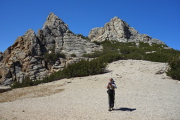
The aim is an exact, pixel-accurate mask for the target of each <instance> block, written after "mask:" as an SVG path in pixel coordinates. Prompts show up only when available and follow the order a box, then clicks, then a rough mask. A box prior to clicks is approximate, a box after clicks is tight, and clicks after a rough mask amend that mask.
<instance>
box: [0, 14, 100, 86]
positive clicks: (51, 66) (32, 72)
mask: <svg viewBox="0 0 180 120" xmlns="http://www.w3.org/2000/svg"><path fill="white" fill-rule="evenodd" d="M69 31H70V30H69V28H68V25H67V24H65V23H64V22H63V21H62V20H61V19H60V18H58V17H57V16H56V15H55V14H54V13H50V14H49V16H48V17H47V20H46V22H45V23H44V25H43V28H42V29H39V30H38V34H35V32H34V31H33V30H32V29H29V30H28V31H27V32H26V33H25V34H24V35H23V36H21V37H18V38H17V40H16V41H15V42H14V44H13V45H12V46H10V47H9V48H8V49H7V50H5V52H4V53H0V75H1V78H0V82H1V83H2V84H3V85H10V84H11V83H12V82H13V81H14V80H18V81H20V82H21V81H22V79H23V78H24V77H26V76H28V77H30V79H32V80H41V79H42V78H43V77H45V76H47V75H48V74H50V73H52V72H54V71H57V70H60V69H63V68H64V67H65V66H66V65H67V64H71V63H73V62H76V61H78V60H80V59H84V58H82V57H81V56H82V55H83V54H85V53H92V52H93V51H96V50H101V49H102V47H100V46H98V45H96V44H94V43H92V42H90V41H87V40H85V39H83V38H81V37H80V36H78V35H76V34H74V33H72V32H69ZM52 51H55V53H62V54H65V56H66V58H62V57H59V58H58V60H56V61H55V62H54V63H47V62H46V61H45V60H44V58H43V57H44V55H45V54H47V53H51V52H52ZM72 54H75V55H76V57H71V55H72Z"/></svg>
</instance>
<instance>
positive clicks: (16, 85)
mask: <svg viewBox="0 0 180 120" xmlns="http://www.w3.org/2000/svg"><path fill="white" fill-rule="evenodd" d="M28 86H33V81H32V80H31V79H30V78H29V77H25V78H23V80H22V82H20V81H15V82H14V83H13V85H12V86H11V88H21V87H28Z"/></svg>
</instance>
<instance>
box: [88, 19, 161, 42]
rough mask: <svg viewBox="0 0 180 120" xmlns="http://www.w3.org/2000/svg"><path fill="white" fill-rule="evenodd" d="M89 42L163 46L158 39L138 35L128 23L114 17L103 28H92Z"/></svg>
mask: <svg viewBox="0 0 180 120" xmlns="http://www.w3.org/2000/svg"><path fill="white" fill-rule="evenodd" d="M88 37H89V39H91V41H105V40H110V41H112V40H116V41H119V42H136V43H138V42H147V43H150V44H151V43H157V44H164V42H162V41H160V40H158V39H152V38H151V37H150V36H148V35H146V34H139V32H138V31H137V30H135V29H134V28H133V27H130V26H129V25H128V23H126V22H125V21H123V20H121V19H120V18H118V17H114V18H112V19H111V20H110V22H108V23H106V24H105V25H104V27H99V28H93V29H92V30H91V31H90V33H89V35H88Z"/></svg>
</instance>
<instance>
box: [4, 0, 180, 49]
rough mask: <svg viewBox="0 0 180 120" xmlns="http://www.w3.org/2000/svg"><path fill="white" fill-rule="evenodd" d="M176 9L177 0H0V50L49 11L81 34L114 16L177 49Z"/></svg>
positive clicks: (179, 23)
mask: <svg viewBox="0 0 180 120" xmlns="http://www.w3.org/2000/svg"><path fill="white" fill-rule="evenodd" d="M179 11H180V0H0V26H1V29H0V51H2V52H3V51H4V50H6V49H7V48H8V47H9V46H11V45H12V44H13V43H14V41H15V40H16V38H17V37H18V36H22V35H24V34H25V32H26V31H27V30H28V29H33V30H34V31H35V32H37V30H38V29H41V28H42V26H43V24H44V22H45V21H46V18H47V16H48V14H49V13H50V12H54V13H55V14H56V15H57V16H58V17H59V18H61V19H62V20H63V21H64V22H65V23H66V24H68V26H69V28H70V30H71V31H73V32H74V33H77V34H78V33H81V34H83V35H85V36H87V35H88V34H89V31H90V30H91V29H92V28H95V27H102V26H104V24H105V23H107V22H109V21H110V19H111V18H113V17H114V16H117V17H119V18H120V19H122V20H124V21H126V22H127V23H128V24H129V25H130V26H131V27H134V28H135V29H136V30H137V31H139V33H141V34H148V35H149V36H151V37H153V38H157V39H159V40H161V41H164V42H165V43H166V44H167V45H168V46H169V47H172V48H174V49H177V50H180V39H179V35H180V31H179V28H180V12H179Z"/></svg>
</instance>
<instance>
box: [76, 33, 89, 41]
mask: <svg viewBox="0 0 180 120" xmlns="http://www.w3.org/2000/svg"><path fill="white" fill-rule="evenodd" d="M77 36H78V37H81V38H82V39H85V40H89V38H88V37H87V36H86V37H85V36H84V35H82V34H77Z"/></svg>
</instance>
